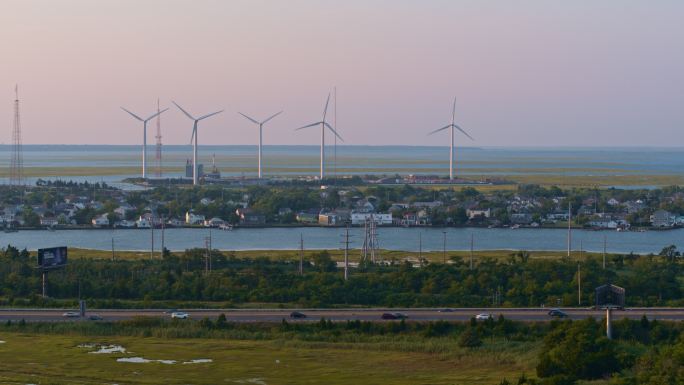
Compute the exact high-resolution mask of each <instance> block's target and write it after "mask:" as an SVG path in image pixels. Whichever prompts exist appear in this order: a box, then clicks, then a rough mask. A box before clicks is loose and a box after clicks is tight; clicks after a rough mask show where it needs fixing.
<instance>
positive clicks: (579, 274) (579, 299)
mask: <svg viewBox="0 0 684 385" xmlns="http://www.w3.org/2000/svg"><path fill="white" fill-rule="evenodd" d="M580 265H581V263H580V262H579V261H577V306H582V270H581V268H580Z"/></svg>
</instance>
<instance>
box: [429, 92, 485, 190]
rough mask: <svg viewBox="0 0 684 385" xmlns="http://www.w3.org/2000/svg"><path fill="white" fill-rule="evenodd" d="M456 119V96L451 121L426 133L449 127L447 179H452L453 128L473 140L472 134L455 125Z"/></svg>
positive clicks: (433, 132)
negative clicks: (449, 143) (449, 142)
mask: <svg viewBox="0 0 684 385" xmlns="http://www.w3.org/2000/svg"><path fill="white" fill-rule="evenodd" d="M455 120H456V98H455V97H454V108H453V109H452V110H451V123H450V124H447V125H446V126H444V127H442V128H438V129H436V130H434V131H432V132H430V133H429V134H428V135H432V134H435V133H438V132H440V131H443V130H446V129H447V128H450V129H451V145H450V146H449V180H454V128H455V129H457V130H459V131H461V132H462V133H463V135H465V136H467V137H468V138H470V140H473V141H474V140H475V139H473V137H472V136H470V135H468V133H467V132H465V131H464V130H463V129H462V128H461V127H459V126H458V125H456V123H455Z"/></svg>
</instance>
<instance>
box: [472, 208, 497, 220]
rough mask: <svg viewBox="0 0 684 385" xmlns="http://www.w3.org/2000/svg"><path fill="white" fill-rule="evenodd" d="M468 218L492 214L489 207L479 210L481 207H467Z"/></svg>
mask: <svg viewBox="0 0 684 385" xmlns="http://www.w3.org/2000/svg"><path fill="white" fill-rule="evenodd" d="M466 214H467V215H468V219H473V218H475V217H485V218H489V217H490V216H491V215H492V210H491V209H486V210H481V209H468V210H466Z"/></svg>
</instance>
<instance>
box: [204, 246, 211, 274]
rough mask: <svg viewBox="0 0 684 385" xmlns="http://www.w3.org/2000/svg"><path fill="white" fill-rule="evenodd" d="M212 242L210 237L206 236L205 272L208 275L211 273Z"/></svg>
mask: <svg viewBox="0 0 684 385" xmlns="http://www.w3.org/2000/svg"><path fill="white" fill-rule="evenodd" d="M210 244H211V241H210V240H209V237H204V274H205V275H208V274H209V259H210V258H211V257H210V255H209V253H210V250H209V247H210V246H209V245H210Z"/></svg>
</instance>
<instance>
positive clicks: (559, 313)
mask: <svg viewBox="0 0 684 385" xmlns="http://www.w3.org/2000/svg"><path fill="white" fill-rule="evenodd" d="M548 314H549V315H550V316H551V317H556V318H567V317H568V314H567V313H565V312H564V311H562V310H560V309H551V310H549V313H548Z"/></svg>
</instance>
